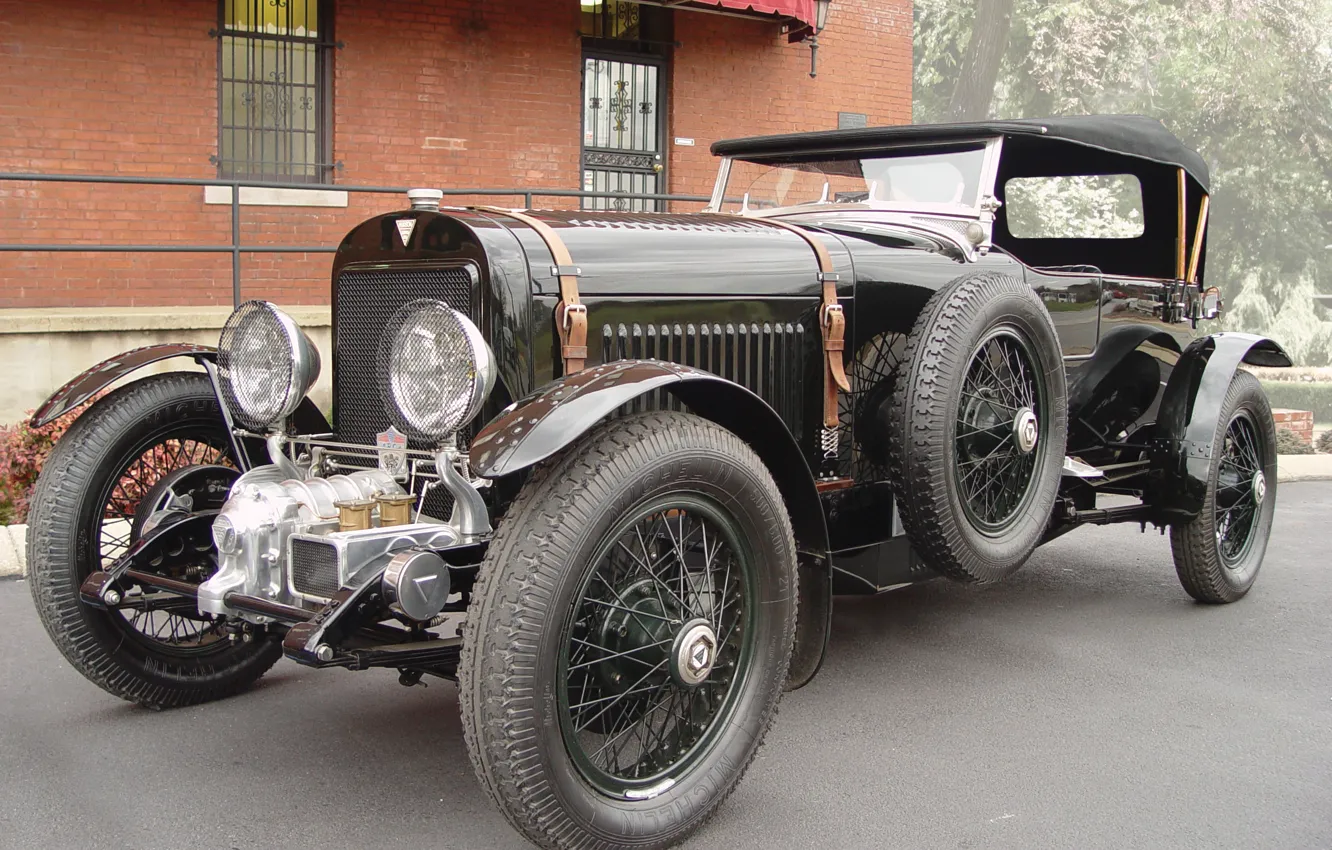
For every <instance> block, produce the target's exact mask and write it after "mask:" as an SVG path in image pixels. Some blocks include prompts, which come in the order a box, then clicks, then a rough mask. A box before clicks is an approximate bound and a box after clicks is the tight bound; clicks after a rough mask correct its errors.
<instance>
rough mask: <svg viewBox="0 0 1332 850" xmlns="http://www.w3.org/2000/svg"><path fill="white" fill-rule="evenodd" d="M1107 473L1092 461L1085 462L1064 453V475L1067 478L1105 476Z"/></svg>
mask: <svg viewBox="0 0 1332 850" xmlns="http://www.w3.org/2000/svg"><path fill="white" fill-rule="evenodd" d="M1104 476H1105V473H1104V472H1102V471H1101V470H1099V469H1097V468H1096V467H1094V466H1092V465H1091V464H1090V463H1083V462H1082V461H1080V460H1077V459H1076V458H1071V457H1069V456H1068V455H1064V477H1066V478H1103V477H1104Z"/></svg>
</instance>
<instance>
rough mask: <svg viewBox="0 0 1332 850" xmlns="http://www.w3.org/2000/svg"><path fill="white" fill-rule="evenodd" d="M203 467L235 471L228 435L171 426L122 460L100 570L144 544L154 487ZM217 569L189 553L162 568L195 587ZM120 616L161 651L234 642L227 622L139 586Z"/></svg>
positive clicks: (111, 487) (107, 511) (103, 532)
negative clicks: (226, 632) (227, 639)
mask: <svg viewBox="0 0 1332 850" xmlns="http://www.w3.org/2000/svg"><path fill="white" fill-rule="evenodd" d="M200 465H217V466H228V467H233V468H234V466H235V464H234V463H233V462H232V461H231V459H230V454H229V447H228V445H227V442H226V440H225V437H224V436H223V434H222V433H221V432H220V431H219V432H216V433H214V432H207V433H204V432H200V431H199V429H197V428H194V427H192V426H188V425H186V426H183V427H182V426H170V425H169V426H167V427H166V428H164V429H160V430H159V431H158V432H156V433H153V434H151V435H150V436H148V437H147V438H145V439H143V440H141V441H139V442H138V443H137V444H136V445H135V446H133V447H132V448H130V449H129V450H128V451H126V452H125V453H124V454H123V455H121V457H120V458H119V460H118V461H117V463H116V466H115V468H114V469H115V471H113V472H112V473H111V475H110V479H109V483H108V484H107V486H106V488H105V489H104V491H103V494H102V497H101V503H102V508H101V511H100V518H99V519H97V520H96V523H97V528H96V529H95V530H93V531H94V534H93V536H95V537H96V539H97V540H98V547H97V552H96V555H95V558H96V567H95V568H96V569H106V568H107V567H110V566H111V565H112V564H114V563H115V562H116V561H117V560H118V559H119V558H120V557H121V556H123V555H124V554H125V553H126V552H127V551H128V550H129V547H130V546H131V545H133V543H134V542H135V541H136V540H137V539H138V535H137V534H136V532H135V529H136V528H138V527H139V526H140V525H141V523H142V520H143V519H144V517H143V516H141V514H144V513H146V512H148V511H150V510H151V508H152V506H151V505H149V504H147V502H146V501H145V500H146V497H148V496H149V494H150V493H151V491H152V490H153V487H154V485H156V484H157V483H158V482H159V481H161V480H162V479H163V478H165V477H166V476H167V475H170V474H171V473H173V472H176V471H178V470H181V469H185V468H187V467H190V466H200ZM136 520H137V521H138V522H137V523H136ZM216 570H217V564H216V562H215V561H214V559H213V555H212V553H211V552H182V553H180V555H179V556H178V557H176V558H173V559H171V561H170V562H169V563H165V564H163V565H162V567H161V568H160V569H159V571H160V572H161V573H162V574H163V575H165V576H167V577H169V578H174V579H179V580H181V581H188V582H191V583H194V584H199V583H201V582H203V581H204V580H206V579H207V578H208V577H209V576H211V575H212V574H213V573H214V572H215V571H216ZM89 572H91V569H90V570H89ZM112 616H113V617H114V618H116V619H118V620H119V621H120V625H121V626H122V627H123V628H124V629H125V630H126V632H127V633H128V634H129V636H130V637H131V638H132V639H135V640H139V641H142V642H145V643H146V644H148V646H149V648H151V649H152V650H154V651H159V652H163V651H164V652H168V653H171V654H177V655H190V654H197V653H199V652H206V651H208V650H209V649H212V648H214V645H215V644H217V643H218V642H219V641H221V640H223V639H224V638H225V637H226V636H225V635H224V634H223V633H222V630H221V627H222V624H223V622H224V620H223V618H220V617H215V618H205V617H202V616H201V615H200V614H199V613H198V611H197V610H196V609H195V608H194V607H193V606H190V605H183V604H171V602H170V601H165V602H164V601H163V600H160V599H158V598H156V596H155V595H154V594H150V593H145V592H144V590H143V589H142V588H140V587H137V586H130V587H127V588H126V590H125V593H124V604H122V605H121V606H119V607H118V608H116V609H115V613H114V614H113V615H112Z"/></svg>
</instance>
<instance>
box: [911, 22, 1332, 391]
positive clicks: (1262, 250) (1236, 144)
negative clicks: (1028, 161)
mask: <svg viewBox="0 0 1332 850" xmlns="http://www.w3.org/2000/svg"><path fill="white" fill-rule="evenodd" d="M996 5H998V4H997V3H995V2H993V0H978V6H972V5H971V4H959V3H957V2H956V0H916V39H915V114H916V120H917V121H938V120H948V119H949V118H951V117H952V116H953V114H954V113H953V108H954V101H955V98H956V97H957V95H958V93H959V91H960V90H961V89H963V87H964V86H963V82H962V77H963V74H964V73H967V74H971V73H972V72H971V71H970V70H969V67H970V65H969V63H971V62H972V61H973V60H972V59H971V58H970V56H971V52H972V43H973V41H974V39H973V38H972V33H973V30H976V29H981V30H984V29H985V28H987V27H988V26H990V25H989V24H987V23H985V22H984V20H983V17H984V16H985V15H987V14H990V13H991V12H992V11H993V10H992V9H991V10H988V11H987V7H992V6H996ZM982 35H984V33H982ZM994 80H995V82H994V86H993V90H992V92H991V96H990V100H989V109H988V112H989V114H990V115H993V116H996V117H1002V118H1016V117H1041V116H1046V115H1063V114H1077V113H1095V112H1139V113H1143V114H1146V115H1153V116H1156V117H1158V118H1160V119H1161V120H1162V121H1164V122H1165V124H1166V126H1168V127H1169V128H1170V129H1171V130H1172V131H1173V132H1174V133H1175V134H1176V135H1178V136H1179V137H1180V138H1181V139H1183V140H1184V141H1185V142H1186V143H1187V144H1189V145H1190V146H1192V147H1194V148H1195V149H1197V150H1198V151H1199V152H1200V153H1201V154H1202V155H1203V156H1204V157H1205V158H1206V159H1207V160H1208V163H1209V164H1210V166H1211V169H1212V218H1211V227H1210V231H1209V237H1208V258H1207V268H1206V280H1207V283H1209V284H1211V285H1215V286H1220V287H1221V289H1222V292H1223V295H1224V296H1225V300H1226V303H1227V305H1228V308H1229V309H1228V312H1227V317H1226V326H1227V327H1229V328H1231V329H1236V330H1250V331H1256V332H1262V333H1268V334H1269V335H1272V336H1274V337H1276V338H1277V339H1279V340H1280V341H1281V342H1282V343H1283V344H1284V345H1286V346H1287V347H1288V349H1289V350H1291V353H1292V354H1293V355H1294V356H1295V357H1296V359H1297V360H1299V361H1300V362H1302V363H1304V364H1308V365H1322V364H1326V363H1332V322H1327V321H1321V320H1320V318H1319V316H1318V313H1317V311H1316V310H1315V308H1314V307H1313V305H1312V304H1311V303H1310V295H1311V294H1312V293H1314V292H1316V291H1323V292H1328V291H1332V251H1328V250H1325V249H1324V246H1326V245H1328V244H1332V226H1330V225H1332V0H1094V2H1093V0H1015V2H1014V3H1013V4H1012V17H1011V25H1010V27H1009V30H1008V37H1007V40H1006V44H1004V45H1003V48H1002V53H1001V58H1000V60H999V63H998V67H997V73H996V74H995V76H994ZM982 82H983V81H982Z"/></svg>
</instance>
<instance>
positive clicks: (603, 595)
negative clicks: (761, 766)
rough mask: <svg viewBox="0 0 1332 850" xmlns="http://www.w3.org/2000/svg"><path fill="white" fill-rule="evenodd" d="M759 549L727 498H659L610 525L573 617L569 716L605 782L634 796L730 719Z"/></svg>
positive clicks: (579, 751) (672, 772)
mask: <svg viewBox="0 0 1332 850" xmlns="http://www.w3.org/2000/svg"><path fill="white" fill-rule="evenodd" d="M752 561H753V559H752V556H751V555H750V554H749V551H748V549H747V548H746V547H745V546H744V545H743V543H742V536H741V535H740V534H739V533H738V530H737V529H736V528H735V526H734V523H733V522H732V521H731V519H730V518H729V517H728V516H727V515H726V514H725V512H724V511H722V510H721V509H720V508H719V507H718V506H716V505H715V504H713V503H711V502H710V501H708V500H705V499H701V498H698V497H695V496H689V495H681V494H677V495H673V496H669V497H664V498H662V499H658V500H655V501H654V502H653V503H652V504H650V505H649V506H647V507H646V508H644V509H642V510H641V511H640V512H638V513H637V514H636V515H635V516H634V517H632V518H630V519H629V520H627V521H626V522H624V523H621V524H620V525H619V526H618V527H617V528H616V530H615V531H613V532H612V533H611V534H610V535H609V541H608V543H607V545H606V546H604V547H603V551H602V553H601V555H600V556H599V557H598V558H597V559H596V560H595V566H594V567H593V568H592V570H591V571H590V572H589V574H588V576H587V578H586V580H585V582H584V584H583V587H582V589H581V591H580V592H579V594H578V596H577V598H576V601H575V602H574V604H573V607H572V610H571V612H570V615H569V619H568V623H567V625H566V630H565V631H566V635H567V638H566V642H565V648H564V653H563V656H562V658H561V670H560V678H561V680H562V681H563V682H564V686H563V687H562V688H561V693H560V708H561V717H560V720H561V726H562V731H563V734H564V738H565V743H566V747H567V748H568V750H569V753H570V755H571V757H572V758H573V761H574V764H575V765H576V766H577V767H578V769H579V771H580V772H582V773H583V775H584V777H585V778H586V779H587V780H588V781H589V782H590V783H591V784H592V785H594V786H595V787H597V788H598V789H600V790H602V791H603V792H605V793H608V794H611V795H613V796H617V797H630V798H632V796H633V794H634V790H635V789H639V788H644V787H651V786H654V785H660V784H661V783H663V782H671V781H673V779H674V777H676V776H678V775H679V774H680V773H682V772H684V771H686V770H688V769H689V766H690V764H691V762H692V761H693V760H694V759H695V757H696V756H698V755H699V754H700V753H701V752H703V751H705V750H706V748H707V744H708V742H709V741H710V740H711V739H712V738H713V737H715V736H716V735H717V734H718V733H719V731H720V730H721V729H722V728H723V727H724V726H725V725H726V718H727V716H728V714H729V712H730V710H731V708H732V707H733V703H734V700H733V698H732V697H733V692H734V686H735V684H736V681H737V677H738V676H742V675H743V671H744V669H745V664H744V663H743V662H744V658H745V657H746V656H747V655H748V653H749V652H750V651H751V648H750V643H751V642H752V641H751V632H752V629H751V622H750V620H751V617H752V616H753V615H754V613H755V612H754V609H753V603H752V599H753V594H754V589H753V569H754V567H753V563H752Z"/></svg>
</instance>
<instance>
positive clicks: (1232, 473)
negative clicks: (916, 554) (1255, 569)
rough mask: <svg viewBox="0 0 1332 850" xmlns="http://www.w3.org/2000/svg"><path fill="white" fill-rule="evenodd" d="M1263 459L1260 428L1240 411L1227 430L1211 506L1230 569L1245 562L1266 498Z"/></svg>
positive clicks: (1221, 549) (1218, 542)
mask: <svg viewBox="0 0 1332 850" xmlns="http://www.w3.org/2000/svg"><path fill="white" fill-rule="evenodd" d="M1260 458H1261V448H1260V446H1259V442H1258V430H1257V426H1256V425H1255V424H1254V422H1253V418H1252V417H1251V416H1250V415H1249V414H1248V412H1247V411H1241V412H1240V413H1239V414H1238V415H1237V416H1236V417H1235V418H1234V419H1232V420H1231V421H1230V424H1229V425H1228V426H1227V427H1226V435H1225V438H1224V440H1223V442H1222V448H1221V463H1220V468H1219V469H1218V471H1217V488H1216V498H1215V500H1214V502H1213V505H1212V510H1213V521H1214V523H1215V526H1216V547H1217V552H1218V553H1219V554H1220V555H1221V560H1222V562H1223V563H1224V564H1225V565H1226V566H1227V567H1231V568H1233V567H1234V566H1236V565H1238V564H1239V563H1240V562H1241V561H1243V559H1244V556H1245V554H1246V553H1247V552H1248V550H1249V546H1250V544H1251V543H1252V541H1253V537H1254V528H1255V527H1256V526H1257V524H1258V516H1259V513H1260V511H1259V509H1260V508H1261V506H1262V503H1263V500H1264V498H1265V497H1266V495H1267V480H1266V477H1265V475H1264V472H1263V464H1262V461H1261V459H1260Z"/></svg>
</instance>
